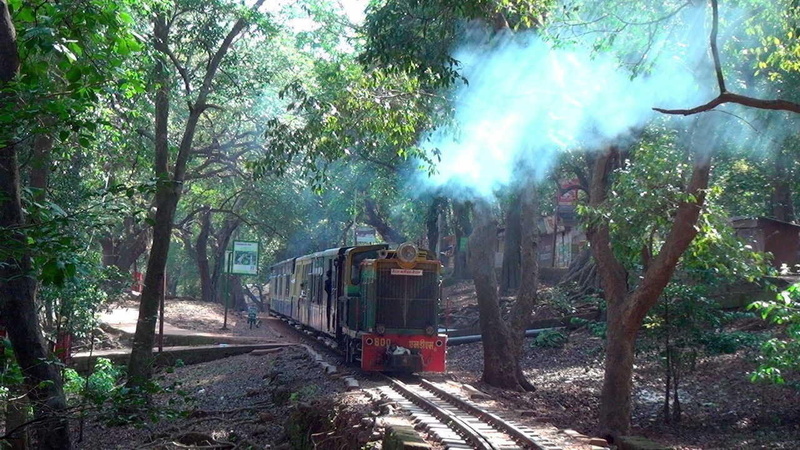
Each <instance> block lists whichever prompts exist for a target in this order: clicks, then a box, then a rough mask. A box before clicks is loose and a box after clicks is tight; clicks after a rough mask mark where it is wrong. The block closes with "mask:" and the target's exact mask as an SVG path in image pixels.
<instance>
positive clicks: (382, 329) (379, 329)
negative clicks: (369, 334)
mask: <svg viewBox="0 0 800 450" xmlns="http://www.w3.org/2000/svg"><path fill="white" fill-rule="evenodd" d="M375 332H376V333H378V334H380V335H381V336H383V335H384V334H385V333H386V325H384V324H382V323H379V324H377V325H375Z"/></svg>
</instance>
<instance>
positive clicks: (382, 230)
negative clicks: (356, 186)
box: [364, 197, 406, 244]
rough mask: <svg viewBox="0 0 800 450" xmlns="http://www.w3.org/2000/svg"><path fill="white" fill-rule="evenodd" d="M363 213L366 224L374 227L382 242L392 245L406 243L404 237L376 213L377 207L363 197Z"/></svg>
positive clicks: (370, 200)
mask: <svg viewBox="0 0 800 450" xmlns="http://www.w3.org/2000/svg"><path fill="white" fill-rule="evenodd" d="M364 211H365V212H366V214H367V224H369V226H371V227H374V228H375V231H377V232H378V234H379V235H380V236H381V238H382V239H383V240H384V241H386V242H391V243H394V244H400V243H403V242H405V241H406V238H405V236H403V235H402V234H401V233H400V232H399V231H397V230H395V229H394V228H392V226H391V225H389V222H388V221H387V220H386V218H384V217H383V216H382V215H381V213H380V211H378V205H376V204H375V201H374V200H372V199H371V198H369V197H364Z"/></svg>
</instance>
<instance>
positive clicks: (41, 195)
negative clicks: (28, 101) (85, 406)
mask: <svg viewBox="0 0 800 450" xmlns="http://www.w3.org/2000/svg"><path fill="white" fill-rule="evenodd" d="M52 122H53V121H52V120H46V121H43V123H42V127H44V128H48V127H50V126H52ZM52 149H53V136H52V135H51V134H50V133H49V132H45V133H37V134H36V137H34V138H33V160H32V161H31V170H30V183H29V184H30V187H31V188H32V189H33V192H34V193H33V198H34V200H35V201H37V202H40V203H41V202H43V201H44V200H45V199H46V198H47V187H48V184H49V179H50V152H51V150H52Z"/></svg>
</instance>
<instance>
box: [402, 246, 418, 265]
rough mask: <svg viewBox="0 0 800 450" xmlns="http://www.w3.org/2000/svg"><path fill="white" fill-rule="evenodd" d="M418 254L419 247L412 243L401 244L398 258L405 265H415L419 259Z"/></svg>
mask: <svg viewBox="0 0 800 450" xmlns="http://www.w3.org/2000/svg"><path fill="white" fill-rule="evenodd" d="M418 254H419V251H418V250H417V246H416V245H414V244H412V243H411V242H406V243H404V244H400V246H399V247H397V258H398V259H399V260H400V261H403V262H404V263H413V262H414V261H415V260H416V259H417V255H418Z"/></svg>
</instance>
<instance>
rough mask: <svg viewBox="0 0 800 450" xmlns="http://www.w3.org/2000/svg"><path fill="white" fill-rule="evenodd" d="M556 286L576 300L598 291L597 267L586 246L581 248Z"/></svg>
mask: <svg viewBox="0 0 800 450" xmlns="http://www.w3.org/2000/svg"><path fill="white" fill-rule="evenodd" d="M558 285H559V286H560V287H562V288H564V289H565V290H566V291H567V292H569V294H570V296H571V297H572V298H576V299H580V298H583V297H585V296H587V295H591V294H595V293H597V292H598V291H599V289H600V280H599V279H598V276H597V266H596V265H595V263H594V258H593V257H592V253H591V251H590V250H589V247H588V246H587V247H585V248H583V249H582V250H581V252H580V253H578V256H577V257H576V258H575V259H573V260H572V262H571V263H570V264H569V267H568V268H567V273H566V274H565V275H564V277H563V278H562V279H561V280H560V281H559V282H558Z"/></svg>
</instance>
